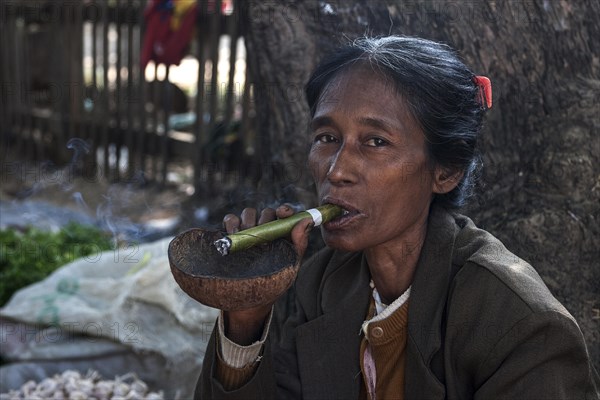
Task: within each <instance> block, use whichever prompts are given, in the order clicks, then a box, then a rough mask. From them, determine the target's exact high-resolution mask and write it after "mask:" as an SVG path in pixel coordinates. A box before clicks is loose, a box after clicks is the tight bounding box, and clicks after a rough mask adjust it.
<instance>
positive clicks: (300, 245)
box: [223, 204, 313, 346]
mask: <svg viewBox="0 0 600 400" xmlns="http://www.w3.org/2000/svg"><path fill="white" fill-rule="evenodd" d="M293 214H294V210H293V209H292V207H290V206H288V205H285V204H284V205H281V206H279V207H278V208H277V209H276V210H274V209H272V208H265V209H264V210H262V211H261V213H260V215H258V212H257V210H256V209H254V208H245V209H244V210H243V211H242V213H241V214H240V216H239V217H238V216H237V215H235V214H227V215H226V216H225V217H224V218H223V226H224V227H225V230H226V231H227V233H236V232H239V231H241V230H244V229H248V228H252V227H253V226H255V225H256V224H257V216H258V225H261V224H264V223H266V222H270V221H273V220H274V219H275V218H286V217H289V216H291V215H293ZM312 226H313V221H312V219H311V218H305V219H303V220H301V221H300V222H298V223H297V224H296V225H295V226H294V229H292V232H291V235H290V236H291V239H292V243H293V244H294V247H295V249H296V253H297V254H298V260H301V259H302V256H303V255H304V252H305V251H306V247H307V246H308V236H309V232H310V230H311V229H312ZM272 306H273V304H266V305H264V306H260V307H254V308H249V309H246V310H241V311H225V312H223V316H224V320H223V322H224V326H225V336H227V337H228V338H229V339H230V340H232V341H233V342H235V343H237V344H240V345H243V346H247V345H249V344H252V343H253V342H255V341H257V340H260V337H261V336H262V332H263V328H264V325H265V320H266V319H267V317H268V315H269V312H270V311H271V307H272Z"/></svg>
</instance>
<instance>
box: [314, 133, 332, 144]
mask: <svg viewBox="0 0 600 400" xmlns="http://www.w3.org/2000/svg"><path fill="white" fill-rule="evenodd" d="M335 141H336V138H335V137H334V136H333V135H329V134H327V133H322V134H320V135H317V136H316V137H315V142H321V143H333V142H335Z"/></svg>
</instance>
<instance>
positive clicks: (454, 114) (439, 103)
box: [305, 36, 484, 208]
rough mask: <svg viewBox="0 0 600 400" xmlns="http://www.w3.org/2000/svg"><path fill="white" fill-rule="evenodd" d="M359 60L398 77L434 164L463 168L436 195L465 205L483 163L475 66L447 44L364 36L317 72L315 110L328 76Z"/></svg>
mask: <svg viewBox="0 0 600 400" xmlns="http://www.w3.org/2000/svg"><path fill="white" fill-rule="evenodd" d="M357 63H361V64H365V63H366V64H368V65H371V67H373V70H374V71H378V72H380V73H382V74H383V76H384V77H386V78H388V79H391V80H392V81H393V82H394V85H395V86H396V90H398V92H399V93H400V94H401V95H402V96H403V97H404V98H405V100H406V101H407V104H408V107H409V109H410V110H411V112H412V114H413V116H414V117H415V118H416V120H417V121H418V123H419V124H420V126H421V128H422V129H423V132H424V133H425V137H426V140H427V142H428V152H429V156H430V159H431V161H432V162H433V164H434V165H438V166H441V167H442V168H445V169H447V170H449V171H464V176H463V178H462V180H461V181H460V183H459V184H458V185H457V187H456V188H454V189H453V190H452V191H451V192H449V193H446V194H443V195H436V196H435V197H434V200H433V201H434V202H437V203H438V204H441V205H443V206H445V207H447V208H458V207H461V206H462V205H464V203H465V201H466V199H467V198H468V197H470V196H471V194H472V193H473V189H474V186H475V180H476V175H477V171H478V169H479V167H480V165H481V163H480V157H479V155H478V152H477V148H476V147H477V137H478V136H479V132H480V131H481V127H482V117H483V111H484V109H483V108H482V105H481V104H480V103H479V102H478V101H477V94H478V88H477V86H476V85H475V83H474V82H473V78H474V74H473V72H471V70H470V69H469V68H468V67H467V66H466V65H465V64H464V63H463V62H462V61H461V60H460V59H459V58H458V56H457V55H456V53H455V51H454V50H452V49H451V48H450V47H449V46H447V45H444V44H440V43H436V42H432V41H430V40H425V39H419V38H413V37H404V36H387V37H382V38H360V39H357V40H355V41H354V42H352V43H351V44H349V45H346V46H344V47H342V48H340V49H338V50H337V51H336V52H334V53H333V54H331V55H329V56H328V57H326V58H325V59H324V60H323V61H322V62H321V64H320V65H319V66H318V67H317V69H316V70H315V71H314V72H313V75H312V76H311V78H310V80H309V81H308V83H307V85H306V88H305V90H306V97H307V100H308V106H309V107H310V112H311V116H312V115H314V113H315V111H316V107H317V105H318V103H319V100H320V97H321V95H322V93H323V90H324V89H325V88H326V87H327V85H328V84H329V82H331V80H332V79H333V78H334V77H336V76H337V75H338V74H340V73H341V72H343V71H346V70H348V69H349V68H351V67H352V66H355V65H357Z"/></svg>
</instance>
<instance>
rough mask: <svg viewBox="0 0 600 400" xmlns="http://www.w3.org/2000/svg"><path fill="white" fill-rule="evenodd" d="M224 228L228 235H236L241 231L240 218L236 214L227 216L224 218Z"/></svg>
mask: <svg viewBox="0 0 600 400" xmlns="http://www.w3.org/2000/svg"><path fill="white" fill-rule="evenodd" d="M223 226H224V227H225V230H226V231H227V233H236V232H238V231H239V230H240V218H239V217H238V216H237V215H235V214H227V215H226V216H225V217H223Z"/></svg>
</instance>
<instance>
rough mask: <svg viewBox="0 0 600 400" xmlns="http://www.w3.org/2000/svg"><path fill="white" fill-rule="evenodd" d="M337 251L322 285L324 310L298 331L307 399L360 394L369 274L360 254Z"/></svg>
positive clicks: (299, 357) (322, 307)
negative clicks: (361, 359)
mask: <svg viewBox="0 0 600 400" xmlns="http://www.w3.org/2000/svg"><path fill="white" fill-rule="evenodd" d="M339 255H340V254H339V253H337V254H336V255H334V257H332V259H331V261H330V262H329V266H328V268H327V272H326V276H324V279H323V281H322V284H321V285H322V288H321V290H320V291H319V293H320V294H321V298H320V299H319V304H320V307H321V310H320V312H322V314H321V315H320V316H319V317H317V318H315V319H313V320H311V321H309V322H307V323H305V324H302V325H300V326H299V327H298V330H297V338H296V341H297V349H302V351H298V365H299V368H300V372H301V380H302V387H303V393H302V397H303V398H305V399H315V398H318V399H334V398H335V399H337V398H344V399H356V398H358V395H359V390H360V383H361V379H362V375H361V373H360V363H359V356H360V355H359V354H358V353H359V352H358V349H359V348H360V341H361V336H360V332H359V331H360V326H361V324H362V322H363V320H364V317H365V315H366V313H367V308H368V305H369V299H370V293H371V289H370V288H369V279H370V278H369V271H368V268H367V265H366V262H365V261H364V257H362V255H361V254H360V253H355V254H353V255H348V254H345V255H344V256H343V257H342V258H340V257H338V256H339ZM336 264H337V265H336ZM331 266H335V267H334V268H333V269H330V267H331ZM332 383H334V384H332Z"/></svg>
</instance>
